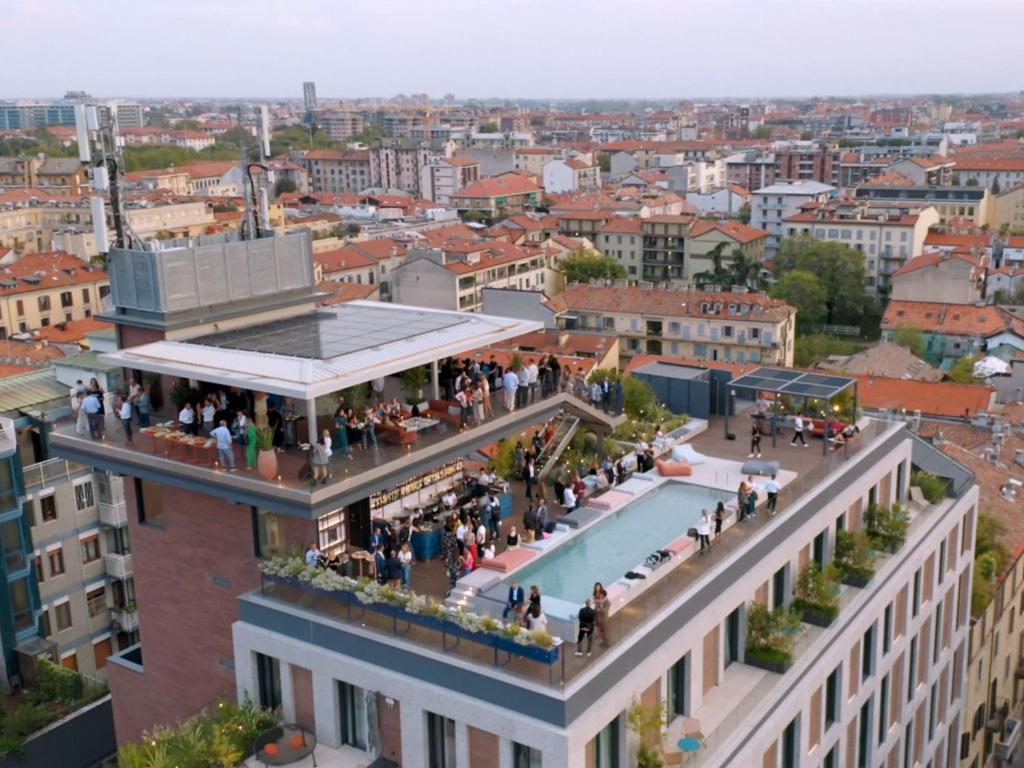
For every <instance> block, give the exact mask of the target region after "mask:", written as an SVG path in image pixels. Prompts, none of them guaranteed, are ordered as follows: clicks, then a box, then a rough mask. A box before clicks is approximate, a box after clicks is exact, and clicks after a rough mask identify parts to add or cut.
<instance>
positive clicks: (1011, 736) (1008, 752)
mask: <svg viewBox="0 0 1024 768" xmlns="http://www.w3.org/2000/svg"><path fill="white" fill-rule="evenodd" d="M1020 741H1021V722H1020V720H1014V719H1013V718H1008V719H1007V721H1006V725H1005V727H1004V728H1003V733H1002V735H1001V736H1000V737H999V738H997V739H996V741H995V746H994V752H995V756H996V760H1002V761H1003V762H1006V763H1012V762H1013V761H1014V760H1016V759H1017V750H1018V748H1019V747H1020Z"/></svg>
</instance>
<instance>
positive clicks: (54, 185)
mask: <svg viewBox="0 0 1024 768" xmlns="http://www.w3.org/2000/svg"><path fill="white" fill-rule="evenodd" d="M0 187H14V188H20V187H28V188H38V189H44V190H47V191H51V192H56V193H59V194H66V195H80V194H82V193H84V192H86V191H87V190H88V188H89V174H88V172H87V171H86V170H85V168H83V166H82V163H81V162H80V161H79V160H78V159H77V158H71V157H0Z"/></svg>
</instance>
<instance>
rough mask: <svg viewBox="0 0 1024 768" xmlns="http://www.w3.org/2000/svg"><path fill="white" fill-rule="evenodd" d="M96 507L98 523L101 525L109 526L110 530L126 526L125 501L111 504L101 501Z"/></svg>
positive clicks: (126, 509)
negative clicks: (97, 507)
mask: <svg viewBox="0 0 1024 768" xmlns="http://www.w3.org/2000/svg"><path fill="white" fill-rule="evenodd" d="M98 506H99V508H100V523H102V524H103V525H109V526H110V527H111V528H123V527H124V526H126V525H128V503H127V502H126V501H118V502H115V503H113V504H109V503H107V502H104V501H101V502H100V503H99V505H98Z"/></svg>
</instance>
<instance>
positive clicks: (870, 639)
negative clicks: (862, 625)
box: [860, 624, 875, 681]
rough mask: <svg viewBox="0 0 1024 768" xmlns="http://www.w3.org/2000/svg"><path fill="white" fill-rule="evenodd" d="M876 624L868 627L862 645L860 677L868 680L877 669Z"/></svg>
mask: <svg viewBox="0 0 1024 768" xmlns="http://www.w3.org/2000/svg"><path fill="white" fill-rule="evenodd" d="M874 667H875V625H874V624H872V625H871V626H870V627H868V631H867V632H865V633H864V642H863V643H862V645H861V655H860V679H861V680H862V681H863V680H867V679H868V678H869V677H871V674H872V673H873V672H874V671H875V670H874Z"/></svg>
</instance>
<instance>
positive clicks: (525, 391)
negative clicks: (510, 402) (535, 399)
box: [516, 365, 530, 408]
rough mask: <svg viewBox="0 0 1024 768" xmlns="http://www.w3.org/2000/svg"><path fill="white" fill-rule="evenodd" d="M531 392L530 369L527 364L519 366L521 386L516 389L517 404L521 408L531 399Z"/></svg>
mask: <svg viewBox="0 0 1024 768" xmlns="http://www.w3.org/2000/svg"><path fill="white" fill-rule="evenodd" d="M529 392H530V370H529V368H528V367H527V366H525V365H523V366H520V368H519V387H518V388H517V389H516V399H517V401H518V402H517V404H518V405H519V407H520V408H522V407H523V406H525V405H526V404H527V402H528V401H529Z"/></svg>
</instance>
